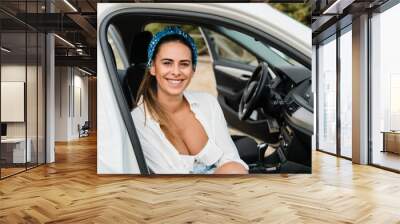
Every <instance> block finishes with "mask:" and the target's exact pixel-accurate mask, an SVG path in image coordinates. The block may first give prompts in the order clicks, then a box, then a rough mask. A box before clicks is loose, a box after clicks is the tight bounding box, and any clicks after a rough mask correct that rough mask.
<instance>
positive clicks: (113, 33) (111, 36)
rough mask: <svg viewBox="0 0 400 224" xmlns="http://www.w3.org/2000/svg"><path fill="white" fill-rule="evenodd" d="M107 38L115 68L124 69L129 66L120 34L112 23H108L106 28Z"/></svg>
mask: <svg viewBox="0 0 400 224" xmlns="http://www.w3.org/2000/svg"><path fill="white" fill-rule="evenodd" d="M107 40H108V43H109V44H110V46H111V49H112V52H113V56H114V60H115V65H116V66H117V69H118V70H125V69H126V68H127V67H128V66H129V62H128V58H127V54H126V52H125V47H124V44H123V42H122V38H121V35H120V34H119V32H118V30H117V29H116V28H115V27H114V26H113V25H110V26H109V28H108V30H107Z"/></svg>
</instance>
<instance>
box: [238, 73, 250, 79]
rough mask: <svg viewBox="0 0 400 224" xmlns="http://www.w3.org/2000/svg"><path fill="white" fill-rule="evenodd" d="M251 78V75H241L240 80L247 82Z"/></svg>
mask: <svg viewBox="0 0 400 224" xmlns="http://www.w3.org/2000/svg"><path fill="white" fill-rule="evenodd" d="M250 78H251V75H248V74H241V75H240V79H242V80H249V79H250Z"/></svg>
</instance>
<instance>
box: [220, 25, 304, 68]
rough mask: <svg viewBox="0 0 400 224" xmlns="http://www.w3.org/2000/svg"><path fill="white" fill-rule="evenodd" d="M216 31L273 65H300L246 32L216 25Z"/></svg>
mask: <svg viewBox="0 0 400 224" xmlns="http://www.w3.org/2000/svg"><path fill="white" fill-rule="evenodd" d="M218 31H219V32H220V33H222V34H224V35H226V36H228V37H229V38H231V39H233V40H234V41H236V42H238V43H241V44H242V45H243V46H244V47H246V48H247V49H249V50H250V51H252V52H254V53H255V54H256V55H257V56H259V57H261V59H262V60H264V61H266V62H268V63H269V64H272V65H273V66H275V67H280V66H301V67H304V66H303V65H302V64H300V63H299V62H297V61H296V60H294V59H293V58H291V57H289V56H288V55H286V54H285V53H283V52H281V51H279V50H278V49H276V48H274V47H272V46H269V45H267V44H265V43H262V42H260V41H258V40H256V39H255V38H253V37H251V36H248V35H247V34H244V33H241V32H238V31H235V30H231V29H226V28H224V27H218Z"/></svg>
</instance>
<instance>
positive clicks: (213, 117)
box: [131, 91, 248, 174]
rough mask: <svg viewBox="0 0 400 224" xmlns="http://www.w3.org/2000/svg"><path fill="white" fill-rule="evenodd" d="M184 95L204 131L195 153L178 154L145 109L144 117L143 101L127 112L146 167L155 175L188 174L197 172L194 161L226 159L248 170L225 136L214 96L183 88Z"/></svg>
mask: <svg viewBox="0 0 400 224" xmlns="http://www.w3.org/2000/svg"><path fill="white" fill-rule="evenodd" d="M184 97H185V98H186V100H187V101H188V102H189V105H190V109H191V110H192V111H193V113H194V114H195V117H196V119H197V120H198V121H199V122H200V123H201V124H202V126H203V128H204V130H205V132H206V133H207V136H208V141H207V143H206V145H205V146H204V148H203V149H202V150H201V151H200V152H199V153H198V154H197V155H193V156H188V155H181V154H179V152H178V151H177V150H176V149H175V147H174V145H172V143H171V142H170V141H169V140H168V139H167V138H166V136H165V135H164V132H163V131H162V130H161V128H160V125H159V123H157V122H156V121H155V120H154V119H153V118H152V117H151V115H150V114H149V112H147V113H146V120H145V113H144V108H143V104H140V105H139V106H138V107H136V108H135V109H134V110H133V111H132V113H131V115H132V118H133V121H134V123H135V127H136V131H137V133H138V136H139V139H140V144H141V146H142V149H143V153H144V156H145V158H146V163H147V165H148V167H149V168H150V169H151V170H152V171H153V172H154V173H156V174H189V173H197V172H196V170H194V169H195V165H196V167H198V166H197V165H198V164H203V165H204V166H205V167H210V166H212V165H215V166H216V167H220V166H221V165H223V164H224V163H226V162H232V161H234V162H238V163H240V164H242V165H243V166H244V167H245V168H246V169H248V166H247V164H246V163H245V162H244V161H243V160H241V159H240V157H239V154H238V151H237V149H236V146H235V144H234V143H233V141H232V138H231V136H230V135H229V131H228V127H227V124H226V120H225V117H224V114H223V112H222V109H221V106H220V105H219V103H218V101H217V99H216V98H215V97H214V96H212V95H210V94H208V93H203V92H187V91H185V92H184Z"/></svg>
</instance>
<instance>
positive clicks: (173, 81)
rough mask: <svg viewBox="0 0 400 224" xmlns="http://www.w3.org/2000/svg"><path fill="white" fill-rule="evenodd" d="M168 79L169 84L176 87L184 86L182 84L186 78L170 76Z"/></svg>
mask: <svg viewBox="0 0 400 224" xmlns="http://www.w3.org/2000/svg"><path fill="white" fill-rule="evenodd" d="M166 80H167V81H168V83H169V85H170V86H171V87H174V88H175V87H181V86H182V85H181V84H182V83H183V81H184V79H169V78H166Z"/></svg>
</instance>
